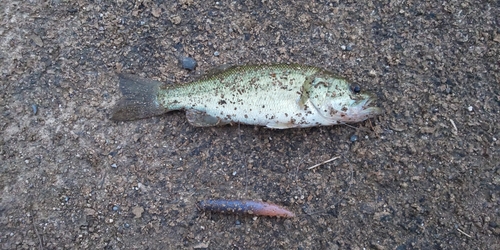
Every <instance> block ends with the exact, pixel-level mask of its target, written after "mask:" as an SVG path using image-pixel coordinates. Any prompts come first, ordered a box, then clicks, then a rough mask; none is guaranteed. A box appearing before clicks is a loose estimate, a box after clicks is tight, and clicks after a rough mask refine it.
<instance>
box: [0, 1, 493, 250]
mask: <svg viewBox="0 0 500 250" xmlns="http://www.w3.org/2000/svg"><path fill="white" fill-rule="evenodd" d="M356 2H357V1H351V0H347V1H338V0H337V1H323V0H317V1H305V0H304V1H293V0H292V1H285V0H275V1H273V0H262V1H250V0H246V1H243V0H237V1H218V2H216V1H207V2H202V1H193V0H179V1H166V2H165V1H153V0H143V1H128V0H117V1H83V0H75V1H68V0H52V1H36V0H31V1H4V2H2V3H1V4H0V14H1V19H0V22H1V23H0V70H1V78H0V81H1V85H0V90H1V92H0V96H1V98H0V109H1V116H0V129H1V130H0V131H1V132H0V133H1V137H0V165H1V166H0V189H1V190H2V194H1V198H0V246H1V249H193V248H207V249H398V250H404V249H500V166H499V165H500V164H499V162H500V127H499V121H500V84H499V82H500V59H499V58H500V1H493V0H490V1H470V0H465V1H457V0H449V1H444V2H441V1H395V0H394V1H379V2H377V3H365V2H363V1H361V3H356ZM185 56H191V57H193V58H194V59H195V60H196V61H197V63H198V67H197V68H196V70H194V71H187V70H185V69H183V68H182V67H181V65H180V63H179V59H180V58H182V57H185ZM279 62H294V63H301V64H310V65H315V66H319V67H322V68H326V69H328V70H330V71H332V72H336V73H338V74H339V75H341V76H343V77H346V78H348V79H350V80H351V81H352V82H355V83H359V84H360V85H361V86H362V88H363V89H365V90H368V91H371V92H373V93H376V94H377V95H378V97H379V104H378V105H379V106H380V107H381V108H383V109H384V114H383V115H381V116H379V117H376V118H374V119H371V120H369V121H366V122H363V123H360V124H353V127H349V126H332V127H319V128H310V129H291V130H271V129H266V128H262V127H255V126H244V125H241V126H223V127H213V128H194V127H192V126H190V125H189V124H188V123H187V121H186V118H185V116H184V113H182V112H173V113H168V114H166V115H164V116H160V117H154V118H149V119H144V120H139V121H132V122H119V123H116V122H112V121H110V120H109V115H110V109H111V108H112V107H113V105H114V104H115V103H116V101H117V100H118V98H119V97H120V95H121V94H120V93H119V90H118V82H117V79H116V73H117V72H127V73H133V74H139V75H141V76H143V77H147V78H151V79H156V80H160V81H163V82H165V84H175V83H181V82H186V81H190V80H192V79H194V78H196V77H197V76H198V75H200V74H203V73H204V72H206V71H209V70H210V69H212V68H214V67H217V66H219V65H222V64H256V63H279ZM353 135H356V136H357V138H358V139H357V140H356V141H354V140H351V137H352V136H353ZM334 156H340V157H341V158H340V159H338V160H336V161H333V162H330V163H327V164H324V165H322V166H319V167H317V168H315V169H313V170H308V169H307V168H308V167H310V166H312V165H314V164H317V163H320V162H323V161H325V160H328V159H330V158H332V157H334ZM217 198H225V199H254V200H262V201H268V202H273V203H276V204H279V205H282V206H284V207H286V208H288V209H290V210H291V211H293V212H295V213H296V214H297V217H296V218H292V219H283V218H269V217H254V216H242V215H227V214H216V213H210V212H202V211H199V210H198V208H197V203H198V202H199V201H201V200H204V199H217Z"/></svg>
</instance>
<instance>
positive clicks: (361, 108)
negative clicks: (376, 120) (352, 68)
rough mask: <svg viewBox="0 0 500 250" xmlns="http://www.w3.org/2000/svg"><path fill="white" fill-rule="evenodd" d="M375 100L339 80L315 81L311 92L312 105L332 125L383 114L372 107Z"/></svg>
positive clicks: (355, 87)
mask: <svg viewBox="0 0 500 250" xmlns="http://www.w3.org/2000/svg"><path fill="white" fill-rule="evenodd" d="M375 100H376V98H375V96H374V95H372V94H370V93H366V92H361V91H360V88H359V86H357V85H351V84H349V83H348V82H347V81H346V80H344V79H339V78H330V79H328V78H327V79H315V81H314V82H313V84H312V88H311V92H310V101H311V103H312V105H313V106H314V107H315V108H316V110H317V111H318V112H319V114H320V115H321V116H323V117H324V118H325V119H326V120H328V121H330V123H331V124H338V123H356V122H361V121H364V120H366V119H369V118H372V117H374V116H376V115H379V114H381V113H382V110H381V109H380V108H378V107H376V106H372V104H373V103H374V101H375Z"/></svg>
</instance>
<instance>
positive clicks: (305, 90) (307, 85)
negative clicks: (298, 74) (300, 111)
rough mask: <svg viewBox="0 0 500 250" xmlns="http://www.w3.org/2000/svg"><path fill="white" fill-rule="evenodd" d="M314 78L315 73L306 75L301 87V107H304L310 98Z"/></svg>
mask: <svg viewBox="0 0 500 250" xmlns="http://www.w3.org/2000/svg"><path fill="white" fill-rule="evenodd" d="M314 78H315V76H314V75H312V76H308V77H306V80H305V81H304V84H302V87H300V99H299V101H298V104H299V107H300V108H304V105H305V104H306V102H307V100H309V93H310V92H311V87H312V83H313V81H314Z"/></svg>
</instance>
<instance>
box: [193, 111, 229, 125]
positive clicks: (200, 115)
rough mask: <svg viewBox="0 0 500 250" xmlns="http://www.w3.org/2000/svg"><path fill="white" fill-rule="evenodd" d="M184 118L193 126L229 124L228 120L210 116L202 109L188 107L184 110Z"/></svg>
mask: <svg viewBox="0 0 500 250" xmlns="http://www.w3.org/2000/svg"><path fill="white" fill-rule="evenodd" d="M186 118H187V120H188V122H189V123H190V124H191V125H193V126H194V127H212V126H220V125H225V124H229V123H230V122H228V121H224V120H221V119H220V118H218V117H215V116H211V115H209V114H207V113H205V112H203V111H199V110H195V109H188V110H186Z"/></svg>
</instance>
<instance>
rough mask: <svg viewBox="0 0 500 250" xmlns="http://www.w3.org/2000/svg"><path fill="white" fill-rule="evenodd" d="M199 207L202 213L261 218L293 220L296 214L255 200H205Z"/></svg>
mask: <svg viewBox="0 0 500 250" xmlns="http://www.w3.org/2000/svg"><path fill="white" fill-rule="evenodd" d="M198 207H199V208H200V210H202V211H209V212H217V213H233V214H250V215H259V216H271V217H273V216H274V217H283V218H293V217H295V214H294V213H293V212H291V211H289V210H287V209H285V208H283V207H281V206H278V205H276V204H272V203H268V202H262V201H253V200H203V201H200V202H199V204H198Z"/></svg>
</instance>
